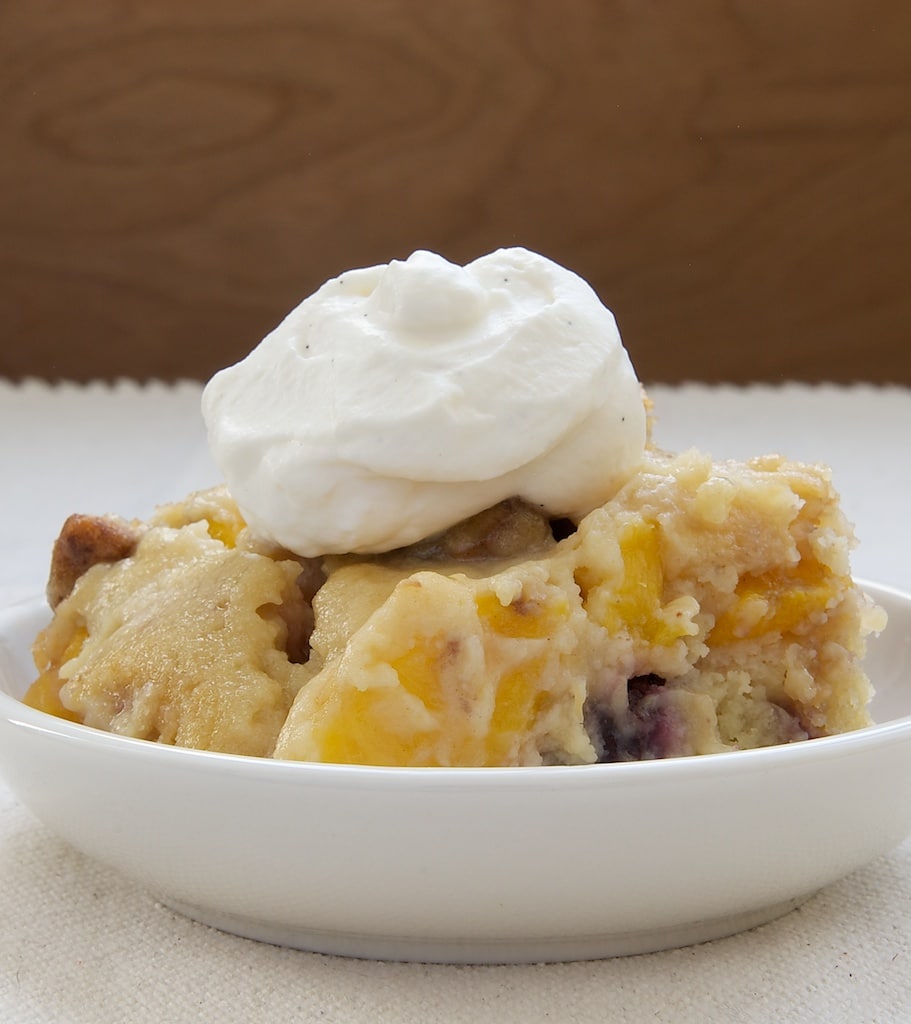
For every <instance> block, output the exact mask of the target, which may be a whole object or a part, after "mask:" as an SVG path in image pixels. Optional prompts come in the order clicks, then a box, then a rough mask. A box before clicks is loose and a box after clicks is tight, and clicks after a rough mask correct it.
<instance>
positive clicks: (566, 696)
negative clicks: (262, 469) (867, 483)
mask: <svg viewBox="0 0 911 1024" xmlns="http://www.w3.org/2000/svg"><path fill="white" fill-rule="evenodd" d="M131 529H132V530H133V532H134V534H135V536H136V537H138V540H136V543H135V548H134V549H132V550H130V551H126V552H124V554H123V557H121V558H119V559H118V560H116V561H109V560H100V559H99V560H97V564H93V565H92V566H91V567H90V568H89V569H88V570H87V571H86V572H85V573H84V574H83V575H82V576H81V577H80V579H79V580H78V582H77V583H76V586H75V587H74V588H73V590H72V593H71V594H70V595H69V596H68V597H66V598H65V599H64V600H62V601H61V602H60V604H59V605H58V607H57V611H56V615H55V618H54V620H53V622H52V623H51V625H50V626H49V627H48V628H47V630H45V632H44V633H43V634H42V635H41V637H40V638H39V641H38V643H37V645H36V659H37V661H38V664H39V667H40V668H41V669H42V673H41V676H40V678H39V679H38V681H37V682H36V684H35V685H34V687H33V689H32V691H31V693H30V695H29V698H28V700H29V701H30V702H31V703H33V704H35V705H37V706H39V707H43V708H44V709H45V710H49V711H52V712H54V713H57V714H63V715H65V716H67V717H70V718H72V719H74V720H77V721H81V722H85V723H86V724H88V725H92V726H95V727H97V728H102V729H108V730H111V731H114V732H119V733H122V734H125V735H131V736H139V737H142V738H145V739H152V740H157V741H159V742H166V743H177V744H181V745H186V746H195V747H201V748H204V749H209V750H219V751H227V752H235V753H247V754H258V755H271V756H275V757H281V758H288V759H297V760H308V761H333V762H347V763H361V764H382V765H469V766H484V765H535V764H585V763H592V762H596V761H613V760H629V759H642V758H652V757H667V756H673V755H682V754H701V753H711V752H717V751H724V750H733V749H744V748H749V747H757V746H764V745H768V744H772V743H782V742H790V741H792V740H797V739H804V738H807V737H814V736H822V735H826V734H828V733H834V732H842V731H845V730H849V729H855V728H858V727H861V726H863V725H866V724H868V722H869V718H868V714H867V704H868V702H869V699H870V696H871V690H870V685H869V682H868V680H867V678H866V676H865V675H864V672H863V669H862V666H861V658H862V656H863V652H864V644H865V637H866V636H867V634H868V633H869V632H870V631H871V630H875V629H880V628H882V625H883V616H882V613H881V612H879V610H878V609H875V608H874V607H873V606H872V605H871V604H870V603H869V602H868V600H867V599H866V598H865V597H864V595H863V594H862V593H861V592H860V591H859V589H858V588H857V587H856V586H855V584H854V583H853V582H852V580H851V577H850V574H849V568H848V553H849V548H850V545H851V543H852V539H851V533H850V528H849V526H848V524H847V523H846V522H845V520H844V518H843V516H842V514H841V512H840V510H839V508H838V504H837V501H836V498H835V495H834V493H833V491H832V488H831V484H830V481H829V478H828V473H827V472H826V471H824V470H822V469H820V468H818V467H813V466H804V465H798V464H794V463H789V462H786V461H784V460H782V459H779V458H765V459H757V460H754V461H753V462H749V463H745V464H740V463H718V464H713V463H712V461H711V460H710V459H709V458H708V457H706V456H703V455H700V454H697V453H695V452H689V453H685V454H683V455H680V456H676V457H674V456H668V455H664V454H661V453H657V452H650V453H648V454H647V455H646V457H645V461H644V464H643V467H642V470H641V472H639V473H638V474H637V475H636V476H634V477H633V479H632V480H630V481H629V483H628V484H627V485H626V486H625V487H624V488H623V489H622V490H621V491H620V492H619V493H618V494H617V495H616V496H615V497H614V498H613V499H612V500H610V501H608V502H607V503H605V504H604V505H603V506H602V507H600V508H598V509H596V510H595V511H593V512H592V513H590V514H589V515H588V516H586V517H585V518H584V519H583V520H582V521H581V522H580V523H579V524H578V527H577V528H576V527H574V526H573V524H569V525H567V524H566V523H554V522H552V521H551V520H550V519H549V518H548V517H547V516H546V515H544V514H543V513H542V512H541V511H540V510H535V509H533V508H531V507H530V506H528V505H527V504H525V503H524V502H521V501H515V500H513V501H508V502H504V503H502V504H500V505H497V506H495V507H494V508H492V509H490V510H487V511H485V512H484V513H481V514H480V515H478V516H475V517H472V518H471V519H469V520H467V521H465V522H463V523H460V524H457V525H456V526H454V527H452V528H451V529H450V530H448V531H446V532H445V533H444V534H442V535H440V536H437V537H435V538H431V539H428V540H427V541H424V542H421V543H419V544H416V545H414V546H412V547H409V548H404V549H400V550H397V551H394V552H389V553H387V554H382V555H375V556H369V557H364V556H337V557H327V558H324V559H302V558H300V557H299V556H295V555H292V554H291V553H289V552H288V551H286V550H284V549H280V548H276V547H274V546H271V545H264V544H263V543H262V542H261V541H259V540H257V539H256V538H255V537H254V535H253V534H252V532H251V531H250V529H249V528H248V527H247V526H246V525H245V524H244V521H243V519H242V517H241V516H240V514H239V512H238V511H237V508H236V505H235V504H234V502H233V500H232V499H231V498H230V497H229V495H228V494H227V492H226V491H225V490H224V489H217V490H215V491H211V492H205V493H203V494H200V495H195V496H192V497H191V498H190V499H188V500H187V501H186V502H184V503H181V504H178V505H172V506H167V507H165V508H163V509H161V510H159V512H158V513H157V515H156V516H155V517H154V518H153V519H152V520H150V522H149V523H147V524H143V525H141V526H139V525H137V526H134V527H132V528H131ZM564 534H568V535H565V536H564ZM559 538H562V539H559ZM90 561H92V560H91V559H90ZM52 585H53V581H52Z"/></svg>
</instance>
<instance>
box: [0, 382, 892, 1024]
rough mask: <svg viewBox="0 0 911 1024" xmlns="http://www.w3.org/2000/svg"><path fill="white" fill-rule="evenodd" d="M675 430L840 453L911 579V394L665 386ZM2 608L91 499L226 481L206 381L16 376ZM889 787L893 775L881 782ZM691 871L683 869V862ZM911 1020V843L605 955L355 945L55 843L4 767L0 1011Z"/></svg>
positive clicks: (171, 1021) (730, 447) (164, 1018)
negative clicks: (729, 933)
mask: <svg viewBox="0 0 911 1024" xmlns="http://www.w3.org/2000/svg"><path fill="white" fill-rule="evenodd" d="M651 393H652V397H653V398H654V400H655V403H656V412H657V415H658V426H657V434H656V436H657V440H658V442H659V443H660V444H661V445H663V446H664V447H667V448H673V449H679V448H685V447H690V446H695V447H699V448H702V449H704V450H708V451H710V452H712V454H714V455H716V456H718V457H746V456H750V455H756V454H760V453H762V452H768V451H782V452H784V453H785V454H787V455H790V456H793V457H795V458H800V459H805V460H811V461H823V462H828V463H829V464H830V465H831V466H832V467H833V471H834V477H835V482H836V485H837V486H838V487H839V489H840V491H841V492H842V496H843V504H844V507H845V509H846V510H847V512H848V514H849V516H850V517H851V518H852V519H853V521H854V522H855V523H856V526H857V532H858V534H859V536H860V538H861V546H860V548H859V549H858V551H857V552H856V555H855V558H854V568H855V572H856V574H858V575H860V576H863V577H866V578H868V579H872V580H876V581H878V582H883V583H889V584H892V585H893V586H897V587H900V588H902V589H906V590H911V544H909V542H908V540H907V526H906V523H907V519H908V515H907V508H908V506H909V504H911V482H909V474H908V468H909V456H908V446H909V441H911V392H909V391H907V390H903V389H898V388H891V389H879V388H872V387H866V386H859V387H854V388H850V389H839V388H831V387H819V388H806V387H798V386H785V387H781V388H768V387H753V388H748V389H737V388H705V387H701V386H695V385H693V386H687V387H683V388H674V389H671V388H664V387H661V388H653V389H652V391H651ZM0 479H2V491H0V494H2V513H0V515H2V529H0V606H2V605H5V604H7V603H9V602H11V601H13V600H16V599H18V598H20V597H24V596H29V595H32V594H36V593H39V592H40V591H41V590H42V589H43V586H44V578H45V575H46V570H47V563H48V554H49V551H50V546H51V543H52V541H53V539H54V537H55V536H56V533H57V531H58V530H59V527H60V524H61V523H62V521H63V519H64V518H65V517H66V516H67V515H68V514H69V513H70V512H73V511H83V512H108V511H116V512H119V513H121V514H123V515H126V516H142V515H145V514H146V513H148V511H149V510H150V509H151V508H152V506H153V505H155V504H157V503H159V502H163V501H168V500H172V499H175V498H179V497H181V496H182V495H183V494H185V493H186V492H187V491H189V490H192V489H195V488H198V487H204V486H207V485H209V484H211V483H214V482H215V481H216V480H217V472H216V470H215V468H214V466H213V464H212V462H211V460H210V458H209V456H208V454H207V451H206V447H205V436H204V431H203V427H202V423H201V420H200V418H199V388H198V386H197V385H195V384H181V385H179V386H177V387H173V388H172V387H165V386H161V385H151V386H143V387H140V386H137V385H135V384H128V383H123V384H119V385H117V386H115V387H113V388H110V387H105V386H100V385H99V386H94V385H93V386H89V387H75V386H63V387H55V388H49V387H48V386H46V385H43V384H38V383H29V384H26V385H22V386H12V385H9V384H4V383H3V382H0ZM883 781H884V784H888V780H883ZM668 870H673V865H668ZM259 1020H263V1021H265V1020H281V1021H346V1022H361V1021H363V1022H371V1024H383V1022H410V1021H414V1022H418V1021H420V1022H422V1024H423V1022H425V1021H430V1020H446V1021H454V1022H461V1021H472V1022H479V1021H500V1022H510V1021H513V1020H515V1021H523V1022H527V1021H529V1020H553V1021H560V1022H574V1021H578V1022H585V1021H592V1022H594V1021H606V1020H610V1021H617V1022H625V1021H635V1022H644V1021H675V1022H699V1024H705V1022H715V1021H717V1022H734V1021H736V1022H753V1021H756V1022H760V1021H761V1022H790V1021H802V1022H805V1021H826V1022H841V1021H845V1022H848V1021H851V1022H861V1021H863V1022H873V1021H877V1022H885V1021H908V1020H911V840H909V841H907V842H905V843H904V844H903V845H902V846H901V847H899V848H898V849H897V850H895V851H894V852H893V853H892V854H890V855H888V856H886V857H884V858H881V859H880V860H878V861H876V862H875V863H873V864H870V865H869V866H868V867H866V868H864V869H862V870H861V871H858V872H857V873H855V874H854V875H852V876H851V877H849V878H847V879H845V880H843V881H842V882H840V883H838V884H836V885H834V886H832V887H831V888H829V889H827V890H825V891H824V892H822V893H820V894H818V895H817V896H815V897H814V898H813V899H812V900H810V901H809V902H808V903H806V904H805V905H804V906H803V907H802V908H801V909H799V910H797V911H795V912H793V913H791V914H790V915H788V916H787V917H785V918H782V919H781V920H779V921H777V922H774V923H772V924H770V925H766V926H765V927H763V928H760V929H757V930H755V931H752V932H748V933H746V934H743V935H739V936H734V937H732V938H729V939H725V940H722V941H719V942H714V943H708V944H706V945H702V946H698V947H693V948H689V949H682V950H675V951H671V952H667V953H658V954H652V955H649V956H641V957H633V958H627V959H620V960H611V961H603V962H597V963H581V964H564V965H549V966H548V965H544V966H528V967H445V966H427V965H420V964H388V963H370V962H365V961H356V960H343V959H338V958H333V957H324V956H319V955H314V954H308V953H301V952H296V951H292V950H285V949H278V948H275V947H271V946H265V945H260V944H257V943H254V942H250V941H247V940H244V939H239V938H235V937H233V936H230V935H224V934H221V933H218V932H215V931H212V930H210V929H208V928H206V927H204V926H202V925H198V924H195V923H193V922H190V921H187V920H184V919H182V918H180V917H178V916H176V915H175V914H174V913H172V912H171V911H170V910H167V909H165V908H164V907H162V906H161V905H159V904H157V903H156V902H155V901H154V900H153V899H152V898H151V897H149V896H148V895H147V894H146V893H144V892H143V891H142V890H141V889H139V888H137V887H136V886H134V885H133V884H132V883H130V882H129V881H126V880H124V879H122V878H120V877H115V876H112V875H111V873H110V872H109V871H107V870H105V869H103V868H101V867H100V866H98V865H96V864H95V863H93V862H91V861H90V860H88V859H87V858H85V857H84V856H82V855H81V854H79V853H77V852H75V851H74V850H72V849H70V848H69V847H68V846H66V845H65V844H64V843H62V842H61V841H59V840H58V839H56V838H55V837H54V836H53V835H52V834H51V833H50V832H48V831H47V830H46V829H45V828H44V827H43V826H41V825H40V824H38V823H37V822H36V821H35V820H34V819H33V818H32V817H31V815H30V814H29V813H28V812H27V811H26V810H25V809H24V808H22V807H20V806H19V805H18V804H17V802H16V801H15V799H14V798H13V797H12V795H11V794H10V793H9V792H8V790H7V789H6V788H5V787H4V786H3V784H2V782H0V1021H4V1022H6V1021H9V1022H10V1024H30V1022H36V1024H50V1022H54V1024H58V1022H64V1021H65V1022H67V1024H99V1022H109V1021H131V1022H132V1021H156V1022H167V1024H182V1022H189V1021H206V1022H208V1021H218V1022H219V1024H231V1022H234V1021H237V1022H244V1024H249V1022H250V1021H259Z"/></svg>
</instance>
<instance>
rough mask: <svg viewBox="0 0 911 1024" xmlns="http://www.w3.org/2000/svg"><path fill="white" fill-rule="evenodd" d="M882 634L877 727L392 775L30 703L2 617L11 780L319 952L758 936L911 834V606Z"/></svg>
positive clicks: (172, 901) (906, 600) (169, 879)
mask: <svg viewBox="0 0 911 1024" xmlns="http://www.w3.org/2000/svg"><path fill="white" fill-rule="evenodd" d="M866 589H867V590H868V592H869V593H871V594H872V596H873V597H874V598H875V599H876V600H877V601H878V602H879V603H881V604H883V605H884V606H885V607H886V609H887V610H888V612H889V616H890V625H889V628H888V630H887V631H886V632H885V634H884V635H883V636H882V637H881V638H879V639H877V640H876V641H874V642H873V643H872V644H871V650H870V655H869V660H868V667H869V671H870V675H871V677H872V679H873V681H874V683H875V685H876V687H877V697H876V700H875V703H874V715H875V717H876V719H877V721H878V722H880V723H881V724H878V725H876V726H875V727H872V728H869V729H863V730H860V731H858V732H855V733H850V734H847V735H843V736H836V737H830V738H827V739H820V740H810V741H807V742H804V743H796V744H792V745H790V746H781V747H772V748H767V749H764V750H755V751H743V752H739V753H732V754H715V755H709V756H704V757H695V758H676V759H669V760H664V761H650V762H642V763H629V764H609V765H592V766H588V767H556V768H513V769H493V768H480V769H443V768H429V769H410V768H408V769H395V768H364V767H353V766H344V765H343V766H339V765H319V764H301V763H292V762H281V761H270V760H261V759H257V758H247V757H234V756H229V755H225V754H210V753H205V752H200V751H193V750H184V749H178V748H174V747H167V746H160V745H157V744H155V743H149V742H145V741H142V740H130V739H124V738H122V737H119V736H113V735H109V734H107V733H103V732H97V731H95V730H92V729H88V728H86V727H84V726H80V725H73V724H70V723H68V722H64V721H60V720H58V719H56V718H53V717H51V716H49V715H45V714H43V713H42V712H39V711H35V710H33V709H31V708H28V707H26V706H24V705H23V704H21V703H19V701H18V699H17V698H19V697H21V695H22V694H23V693H24V691H25V689H26V687H27V685H28V683H29V682H30V680H31V678H32V675H33V669H32V667H31V659H30V657H29V653H28V652H29V646H30V643H31V640H32V638H33V637H34V635H35V633H36V632H37V630H38V629H39V628H40V627H41V625H43V623H44V622H45V621H46V620H47V617H48V612H47V609H46V608H45V607H44V606H43V604H42V603H40V602H33V603H31V604H26V605H19V606H17V607H14V608H11V609H8V610H7V611H5V612H3V613H0V690H2V692H0V771H2V773H3V775H4V776H5V777H6V779H7V781H8V782H9V784H10V786H11V787H12V788H13V790H14V791H15V792H16V793H17V794H18V796H19V797H20V799H21V800H22V802H23V803H24V804H26V805H27V806H28V807H29V808H31V810H32V811H33V812H34V813H35V814H36V815H37V816H38V817H39V818H40V819H42V820H43V821H44V822H45V823H46V824H47V825H48V826H49V827H50V828H51V829H53V830H54V831H55V832H56V833H58V834H59V835H60V836H62V837H63V838H64V839H66V840H68V841H69V842H71V843H72V844H73V845H74V846H76V847H78V848H79V849H81V850H83V851H85V852H86V853H87V854H89V855H90V856H92V857H95V858H97V859H98V860H100V861H103V862H105V863H107V864H109V865H110V866H111V868H112V869H115V870H118V871H121V872H123V873H124V874H126V875H128V876H130V877H132V878H133V879H135V880H136V881H138V882H139V883H141V884H142V885H143V886H145V887H147V888H148V890H149V891H150V893H152V894H154V896H155V897H157V898H159V899H161V900H162V901H163V902H165V903H167V904H168V905H170V906H171V907H173V908H175V909H177V910H179V911H181V912H183V913H185V914H188V915H189V916H191V917H194V918H196V919H198V920H200V921H204V922H206V923H208V924H211V925H213V926H215V927H216V928H221V929H224V930H227V931H231V932H236V933H238V934H241V935H246V936H248V937H250V938H255V939H261V940H265V941H268V942H274V943H278V944H281V945H288V946H295V947H298V948H302V949H310V950H317V951H321V952H327V953H341V954H346V955H353V956H363V957H377V958H387V959H408V960H425V961H450V962H465V963H472V962H473V963H478V962H528V961H538V960H570V959H587V958H596V957H604V956H614V955H620V954H627V953H640V952H646V951H650V950H657V949H664V948H669V947H671V946H679V945H685V944H688V943H692V942H701V941H704V940H707V939H711V938H718V937H721V936H723V935H728V934H731V933H733V932H735V931H739V930H742V929H744V928H749V927H752V926H754V925H757V924H760V923H762V922H764V921H768V920H771V919H772V918H774V917H776V916H777V915H779V914H781V913H783V912H785V911H786V910H789V909H790V908H792V907H794V906H796V905H797V904H798V903H800V902H801V901H802V900H803V899H805V898H806V897H807V896H809V895H810V894H811V893H813V892H815V891H816V890H818V889H819V888H821V887H822V886H825V885H828V884H829V883H831V882H833V881H835V880H836V879H838V878H840V877H842V876H844V875H846V874H847V873H848V872H850V871H852V870H854V869H855V868H857V867H859V866H861V865H862V864H864V863H866V862H867V861H869V860H871V859H872V858H874V857H876V856H878V855H880V854H882V853H885V852H886V851H888V850H889V849H891V848H892V847H893V846H895V845H897V844H898V843H899V842H900V841H901V840H902V839H903V838H904V837H905V836H907V835H908V834H909V833H911V595H906V594H902V593H899V592H897V591H894V590H890V589H887V588H885V587H878V586H872V585H869V586H867V588H866Z"/></svg>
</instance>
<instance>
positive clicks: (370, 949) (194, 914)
mask: <svg viewBox="0 0 911 1024" xmlns="http://www.w3.org/2000/svg"><path fill="white" fill-rule="evenodd" d="M812 895H813V893H806V894H805V895H803V896H798V897H796V898H794V899H789V900H785V901H783V902H781V903H776V904H774V905H772V906H769V907H761V908H760V909H758V910H748V911H744V912H741V913H738V914H731V915H726V916H723V917H716V918H712V919H711V920H707V921H693V922H690V923H687V924H683V925H677V926H675V927H672V928H656V929H651V930H647V931H627V932H611V933H606V934H602V935H587V936H565V937H562V936H556V937H553V936H552V937H542V938H531V939H524V938H502V939H497V938H490V939H481V938H466V939H458V938H439V937H435V936H427V937H425V938H419V937H414V936H406V935H376V934H373V935H371V934H355V933H351V932H334V931H317V930H313V929H309V928H306V927H303V926H302V927H296V926H294V925H284V926H283V925H278V924H275V923H269V922H266V921H256V920H253V919H251V918H246V917H242V916H239V915H234V914H225V913H220V912H219V911H216V910H210V909H208V908H204V907H196V906H191V905H190V904H187V903H181V902H179V901H176V900H169V899H163V898H160V897H159V902H161V903H162V904H163V905H164V906H166V907H168V908H169V909H171V910H173V911H175V912H176V913H178V914H181V915H182V916H184V917H189V918H191V919H192V920H194V921H198V922H199V923H200V924H205V925H208V926H209V927H210V928H215V929H216V930H218V931H222V932H229V933H230V934H232V935H239V936H241V937H242V938H245V939H253V940H255V941H256V942H266V943H269V944H271V945H273V946H286V947H289V948H291V949H300V950H304V951H306V952H310V953H325V954H328V955H331V956H345V957H355V958H358V959H361V960H394V961H405V962H411V963H434V964H531V963H566V962H570V961H577V960H605V959H608V958H610V957H618V956H636V955H638V954H640V953H657V952H659V951H661V950H666V949H678V948H680V947H681V946H693V945H696V944H698V943H700V942H709V941H711V940H713V939H723V938H726V937H727V936H729V935H735V934H736V933H738V932H744V931H748V930H749V929H751V928H756V927H758V926H759V925H762V924H767V923H768V922H769V921H774V920H775V919H776V918H778V917H782V916H783V915H785V914H787V913H790V911H792V910H794V909H795V908H796V907H799V906H800V905H801V904H802V903H804V902H806V900H808V899H809V898H810V897H811V896H812Z"/></svg>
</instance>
